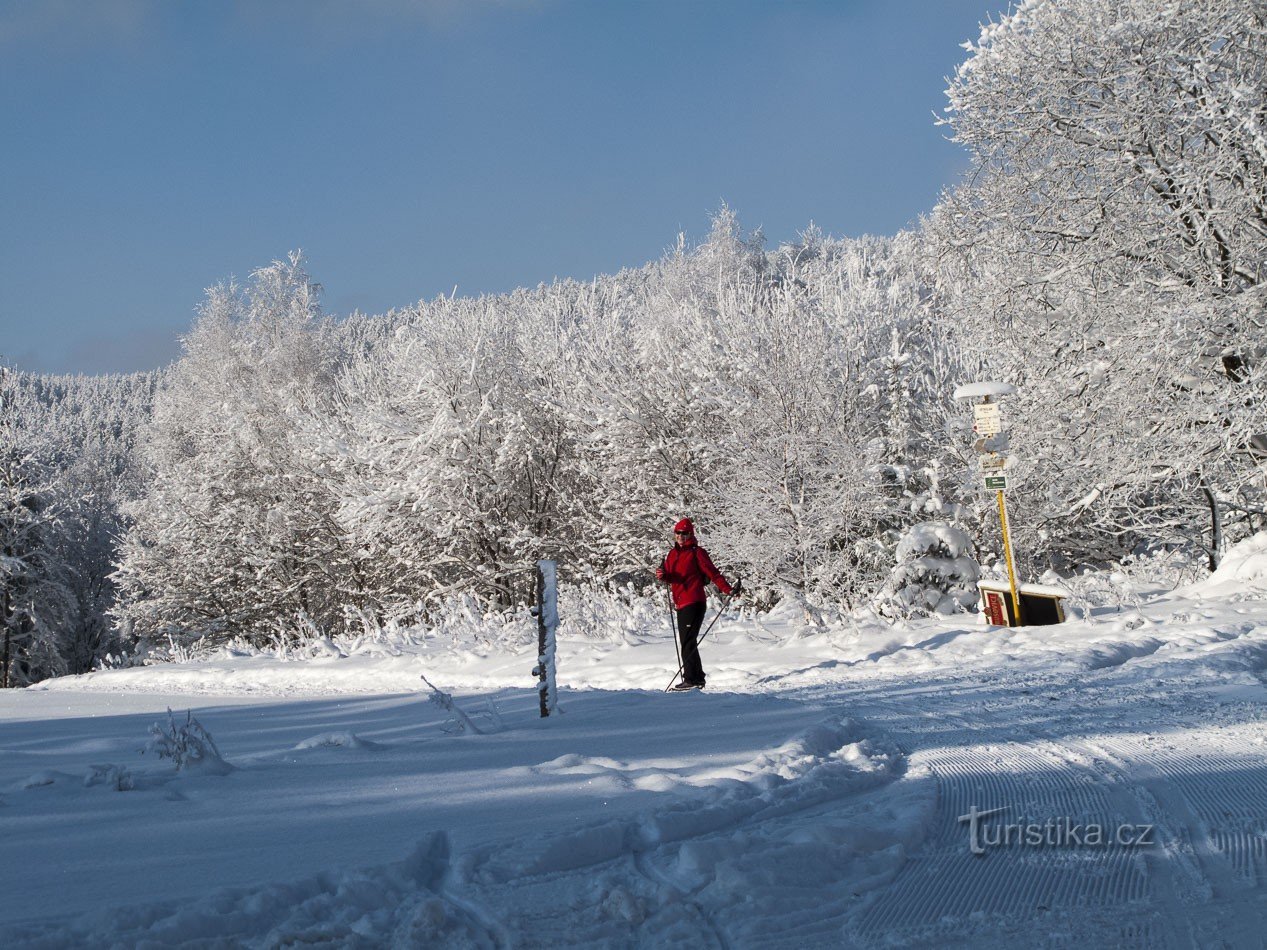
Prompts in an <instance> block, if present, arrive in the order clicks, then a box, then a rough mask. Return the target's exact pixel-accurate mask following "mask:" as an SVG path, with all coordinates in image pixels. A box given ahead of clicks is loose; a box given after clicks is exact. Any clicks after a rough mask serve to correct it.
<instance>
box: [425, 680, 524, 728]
mask: <svg viewBox="0 0 1267 950" xmlns="http://www.w3.org/2000/svg"><path fill="white" fill-rule="evenodd" d="M422 681H423V682H424V683H426V684H427V686H428V687H430V689H431V695H430V696H429V697H428V700H429V701H430V702H431V703H432V705H435V706H439V707H440V708H441V709H443V710H444V711H445V712H447V713H448V714H449V718H448V719H447V720H445V722H444V725H443V726H441V729H443V730H444V731H445V732H447V733H448V734H449V735H463V734H467V733H469V734H471V735H476V736H484V735H488V734H490V733H493V732H501V731H502V730H503V729H504V728H505V724H504V723H503V722H502V717H501V713H500V712H498V710H497V706H496V704H495V703H494V702H493V701H492V700H491V699H490V700H487V701H486V702H485V703H484V709H483V710H482V711H481V712H478V713H476V716H478V717H479V718H480V719H481V720H483V722H482V724H479V723H476V722H475V720H474V719H472V718H471V717H470V716H468V715H467V714H466V713H465V712H464V711H463V709H462V707H461V706H459V705H458V704H457V703H456V702H454V700H453V696H452V694H450V693H446V692H444V691H443V690H441V689H438V688H437V687H436V686H435V685H434V684H433V683H432V682H431V681H430V680H429V679H427V678H426V677H425V676H423V677H422Z"/></svg>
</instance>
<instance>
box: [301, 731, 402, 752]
mask: <svg viewBox="0 0 1267 950" xmlns="http://www.w3.org/2000/svg"><path fill="white" fill-rule="evenodd" d="M382 748H384V746H383V745H381V744H380V743H378V742H371V741H369V740H368V739H362V738H361V737H360V736H358V735H357V734H356V733H355V732H323V733H321V735H319V736H313V737H312V738H311V739H304V740H303V741H302V742H300V743H298V744H297V745H296V746H295V750H296V751H297V752H302V751H304V750H306V749H365V750H367V751H371V752H373V751H377V750H379V749H382Z"/></svg>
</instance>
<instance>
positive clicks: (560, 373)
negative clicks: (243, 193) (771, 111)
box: [0, 0, 1267, 685]
mask: <svg viewBox="0 0 1267 950" xmlns="http://www.w3.org/2000/svg"><path fill="white" fill-rule="evenodd" d="M948 96H949V105H948V106H947V108H946V110H945V112H944V122H945V123H946V127H947V132H948V134H951V135H953V136H954V137H955V138H956V139H957V140H958V141H959V142H961V143H963V145H965V146H966V147H967V148H968V149H969V150H970V153H971V156H972V167H971V170H970V171H969V173H968V174H967V175H966V176H965V177H964V179H963V181H962V182H961V183H959V184H958V185H956V186H955V187H953V188H951V189H948V190H947V191H946V192H945V194H944V195H943V197H942V200H941V201H940V203H939V204H938V205H937V207H936V208H933V209H930V211H929V214H928V216H927V217H926V218H925V219H924V220H923V221H922V222H921V223H920V226H919V227H917V228H913V229H911V230H909V231H906V232H903V233H901V234H898V235H896V236H893V237H863V238H849V239H838V238H832V237H828V236H826V235H824V234H822V233H821V232H819V231H818V230H817V229H815V228H814V227H812V226H810V227H808V228H807V230H806V231H805V232H804V233H803V234H802V235H801V237H800V238H799V240H797V241H795V242H791V243H787V244H783V245H780V246H777V247H770V246H767V245H766V242H765V241H764V239H763V237H762V235H761V234H760V233H756V232H751V231H746V230H745V229H744V228H743V226H742V225H741V222H740V218H739V216H738V215H736V214H735V213H734V212H732V211H731V210H730V209H728V208H722V209H721V210H720V211H718V212H717V213H716V215H715V217H714V221H713V227H712V231H711V233H710V234H709V235H708V236H707V238H706V239H705V240H703V241H701V242H698V243H691V242H688V241H686V240H685V239H679V240H678V242H677V244H676V246H674V247H673V248H672V249H671V250H669V251H668V252H667V253H666V254H665V255H664V256H663V257H662V258H661V259H659V260H656V261H653V262H651V263H649V264H646V265H645V266H642V267H637V268H630V269H628V270H624V271H621V272H620V273H618V274H614V275H609V276H602V277H598V278H596V279H594V280H592V281H589V282H576V281H556V282H554V283H550V284H542V285H540V286H538V287H536V288H533V289H524V290H520V291H516V292H514V293H511V294H506V295H494V296H483V297H479V298H464V297H441V298H437V299H435V300H428V301H423V302H420V303H418V304H417V305H414V306H411V307H407V308H405V309H401V310H397V311H393V312H391V313H388V314H385V315H378V316H365V315H360V314H357V315H353V316H351V317H348V318H346V319H342V320H336V319H333V318H331V317H329V316H327V315H325V314H324V313H323V311H322V306H321V300H320V288H319V286H318V285H317V284H316V283H315V279H314V278H319V277H320V275H310V274H309V273H308V272H307V271H306V269H305V265H304V262H303V260H302V258H301V257H299V256H298V255H297V254H295V255H291V256H289V257H287V258H286V259H284V260H281V261H279V262H275V263H273V264H271V265H268V266H264V267H262V268H260V269H259V270H257V271H256V272H255V273H254V274H252V275H250V277H249V279H247V280H246V281H245V282H244V283H243V284H241V285H238V284H233V283H227V284H225V285H223V286H219V287H215V288H212V289H211V290H209V291H207V293H206V297H205V300H204V301H203V303H202V305H201V308H200V311H199V315H198V317H197V320H196V322H195V324H194V325H193V327H192V328H191V330H190V331H189V334H188V336H187V338H186V339H185V343H184V356H183V357H182V358H181V359H180V360H179V361H178V362H177V363H176V364H175V365H173V366H172V367H170V368H168V369H166V370H164V371H163V372H162V373H161V374H153V375H145V376H137V377H121V378H64V377H57V378H49V377H36V376H32V375H29V374H24V373H21V372H16V371H10V372H7V373H6V374H5V375H4V377H3V384H2V385H3V389H2V390H0V432H2V433H3V441H2V443H0V452H2V453H3V455H2V457H0V493H2V495H0V497H2V498H3V503H2V505H0V532H3V534H2V535H0V543H2V544H3V559H2V560H0V579H2V580H3V584H4V590H3V596H4V603H3V612H0V622H3V624H4V629H5V635H6V642H7V643H9V644H10V647H9V649H10V650H11V652H10V653H8V654H6V656H7V660H6V662H7V664H8V670H9V676H10V678H11V682H12V683H13V684H15V685H22V684H25V683H29V682H33V681H38V680H41V679H44V678H46V677H50V676H55V675H58V674H62V673H67V672H82V671H85V670H87V669H90V668H92V667H93V666H94V664H98V663H100V662H102V661H105V660H107V658H115V657H118V656H119V655H121V654H125V653H126V654H133V653H136V652H138V651H140V652H144V651H146V650H152V649H155V648H160V647H166V648H167V649H169V650H170V649H175V648H178V647H180V646H183V645H187V644H189V643H191V642H193V641H196V640H199V639H202V638H208V639H209V640H210V641H211V642H218V641H224V640H227V639H229V638H234V637H240V638H245V639H247V640H251V641H254V642H256V643H263V642H267V641H271V640H273V639H275V638H278V637H281V638H283V639H284V638H288V637H292V636H297V635H309V634H311V633H312V632H313V631H319V632H322V633H336V632H342V631H344V630H346V629H349V628H352V629H363V628H365V627H366V626H369V627H372V628H378V627H381V626H382V625H384V624H387V623H389V622H391V621H414V620H419V619H422V620H425V619H426V618H427V617H428V616H431V615H432V613H433V612H434V611H435V610H437V609H439V607H440V606H441V605H442V604H444V603H446V602H447V601H450V600H451V599H453V598H455V597H456V598H461V597H464V598H467V599H468V602H470V603H474V604H477V605H478V607H479V609H481V610H485V611H500V610H510V609H514V608H515V607H517V606H518V605H521V604H523V603H525V602H526V601H527V600H528V599H529V598H530V597H531V583H532V579H531V574H530V573H529V570H530V567H531V565H532V564H533V563H534V562H535V561H536V560H537V559H538V558H542V557H549V558H557V559H558V560H559V562H560V565H561V569H562V571H563V576H564V578H565V580H567V581H569V582H571V583H573V584H583V585H594V586H600V587H608V588H616V589H624V588H626V587H628V586H630V585H632V588H633V589H639V588H641V587H643V586H645V585H647V584H648V583H649V582H650V580H651V571H652V569H653V568H654V566H655V564H656V563H657V562H658V559H659V557H660V555H661V554H662V552H663V549H664V547H665V546H666V543H667V540H666V531H667V528H668V526H669V525H670V524H671V523H672V521H673V520H674V519H676V518H677V517H679V516H681V515H685V514H689V515H690V516H692V517H693V518H695V520H696V522H697V524H699V525H700V527H701V530H702V532H703V535H704V537H705V539H706V543H707V544H708V546H709V548H710V550H711V551H712V553H713V556H714V558H715V559H716V560H717V561H718V563H719V564H724V565H725V566H726V570H727V571H728V572H732V573H734V574H736V575H741V576H742V577H743V579H744V587H745V591H746V593H745V597H746V598H747V601H748V602H749V603H750V604H751V605H753V606H755V607H756V608H758V609H765V608H769V607H771V606H773V605H775V604H776V603H779V602H789V601H790V602H791V603H793V604H795V605H796V606H797V608H798V609H800V610H803V611H804V612H805V614H806V615H807V616H810V617H814V616H823V615H827V614H832V613H839V612H842V611H855V610H865V609H878V610H880V611H881V613H883V614H885V615H891V614H892V613H893V610H892V603H891V601H892V599H893V597H894V595H895V592H894V584H893V582H892V576H893V574H894V572H895V571H901V570H903V569H904V568H903V567H902V566H901V565H899V564H898V560H899V554H900V549H901V543H902V540H903V537H904V536H906V535H907V534H908V532H909V531H910V529H912V528H913V527H914V526H916V525H920V524H922V523H925V522H949V523H951V524H952V525H954V526H957V527H959V528H961V529H963V530H966V531H967V533H968V535H969V536H970V537H971V538H972V539H974V544H975V548H976V549H975V551H974V552H973V553H974V559H975V560H976V561H977V562H979V563H980V564H981V565H982V568H983V569H984V570H985V571H987V572H988V571H990V570H992V569H996V567H997V561H998V558H999V553H1000V552H999V544H998V541H997V531H998V529H997V524H996V522H995V520H994V519H993V515H992V505H993V497H992V495H990V494H987V493H984V492H982V491H981V490H980V489H979V487H978V478H977V471H976V463H975V459H976V453H975V452H974V450H973V446H972V434H971V431H970V420H969V419H968V418H967V415H966V411H965V409H964V407H963V406H962V405H957V404H956V403H955V402H954V401H953V399H952V398H951V394H952V392H953V391H954V389H955V387H956V386H957V385H959V384H962V383H965V382H968V381H971V380H979V379H997V380H1002V381H1007V382H1011V383H1014V384H1015V385H1016V387H1017V389H1018V394H1017V395H1016V396H1015V397H1014V398H1011V399H1009V400H1008V401H1007V402H1006V403H1005V406H1004V412H1005V414H1006V419H1007V426H1008V430H1009V434H1010V439H1011V453H1010V456H1011V461H1010V467H1009V469H1008V474H1009V477H1010V479H1011V484H1012V488H1011V490H1010V491H1009V505H1010V506H1011V507H1012V517H1013V528H1014V537H1015V541H1016V544H1017V547H1018V550H1019V552H1020V555H1021V560H1022V565H1023V572H1024V573H1025V574H1026V575H1029V576H1035V577H1037V576H1040V575H1042V574H1043V573H1044V572H1046V571H1048V570H1053V571H1056V572H1057V573H1059V574H1061V575H1068V574H1070V573H1073V572H1077V571H1079V570H1081V569H1083V568H1085V567H1099V566H1104V565H1109V564H1115V563H1119V562H1121V561H1122V560H1123V559H1127V558H1131V557H1138V556H1141V555H1143V554H1151V553H1157V552H1167V553H1170V554H1173V556H1174V558H1175V559H1176V562H1182V563H1184V564H1194V563H1196V564H1202V565H1207V566H1209V567H1211V568H1213V567H1215V566H1217V564H1218V560H1219V557H1220V553H1221V552H1222V551H1223V550H1224V549H1225V548H1226V547H1228V546H1229V545H1231V544H1233V543H1235V542H1237V541H1238V540H1241V539H1243V538H1245V537H1247V536H1249V535H1251V534H1253V533H1254V532H1256V531H1258V530H1261V529H1263V528H1264V527H1267V467H1265V463H1267V412H1264V405H1265V403H1264V399H1265V398H1267V368H1265V367H1267V352H1265V351H1267V344H1265V343H1264V340H1267V326H1265V324H1267V289H1265V288H1264V280H1265V278H1267V14H1265V13H1264V10H1263V8H1262V7H1261V5H1259V4H1254V3H1245V2H1243V0H1207V2H1203V3H1201V4H1195V5H1193V4H1158V3H1156V2H1154V0H1112V2H1103V0H1061V2H1025V3H1022V4H1021V5H1020V6H1019V9H1018V10H1017V11H1016V12H1015V13H1013V14H1011V15H1009V16H1006V17H1004V18H1002V19H1001V20H1000V21H999V22H997V23H994V24H990V25H988V26H987V27H986V28H984V30H983V32H982V34H981V37H980V39H979V40H978V41H977V42H976V43H975V44H971V45H970V47H969V48H968V52H967V58H966V60H965V62H964V63H963V64H962V65H961V66H960V67H959V69H958V71H957V73H956V74H955V76H954V77H952V79H951V83H950V89H949V90H948ZM930 105H933V104H930ZM859 184H860V187H864V186H865V183H859ZM905 606H906V607H909V604H906V605H905ZM111 662H113V659H112V660H111Z"/></svg>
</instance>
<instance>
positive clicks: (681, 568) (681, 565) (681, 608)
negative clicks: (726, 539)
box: [655, 518, 732, 690]
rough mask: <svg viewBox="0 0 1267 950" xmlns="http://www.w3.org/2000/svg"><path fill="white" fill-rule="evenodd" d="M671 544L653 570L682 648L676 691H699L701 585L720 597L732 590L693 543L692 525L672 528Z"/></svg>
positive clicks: (685, 521) (701, 675)
mask: <svg viewBox="0 0 1267 950" xmlns="http://www.w3.org/2000/svg"><path fill="white" fill-rule="evenodd" d="M673 538H674V544H673V548H672V550H670V551H669V553H668V554H667V555H665V558H664V560H663V561H662V562H661V563H660V566H659V567H658V568H656V572H655V576H656V580H658V581H668V582H669V585H670V587H671V589H672V592H673V606H674V608H675V609H676V610H677V633H678V640H679V642H680V643H681V645H682V680H681V682H679V683H677V684H676V685H674V687H673V688H674V689H676V690H686V689H703V688H704V665H703V664H702V663H701V662H700V658H699V644H698V641H699V628H700V625H701V624H702V623H703V622H704V612H705V610H706V609H707V598H708V595H707V594H706V593H705V591H704V586H705V585H706V584H707V583H708V582H709V581H710V580H711V581H712V582H713V583H714V584H716V585H717V589H718V590H720V591H721V592H722V593H723V594H730V593H731V592H732V588H731V586H730V584H729V583H728V582H727V581H726V578H724V577H723V576H722V573H721V571H719V570H717V568H716V567H714V566H713V561H712V559H711V558H710V557H709V556H708V552H707V551H705V550H704V549H703V548H702V547H700V546H699V544H698V543H697V542H696V540H695V525H694V524H692V523H691V519H690V518H683V519H682V520H681V521H679V522H678V523H677V524H675V525H674V526H673Z"/></svg>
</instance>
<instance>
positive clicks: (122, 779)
mask: <svg viewBox="0 0 1267 950" xmlns="http://www.w3.org/2000/svg"><path fill="white" fill-rule="evenodd" d="M94 785H104V786H106V787H107V788H112V789H114V790H115V791H116V792H129V791H131V790H132V788H133V781H132V773H131V772H129V771H128V770H127V768H126V767H124V766H122V765H90V766H88V771H87V772H85V773H84V788H92V787H93V786H94Z"/></svg>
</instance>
